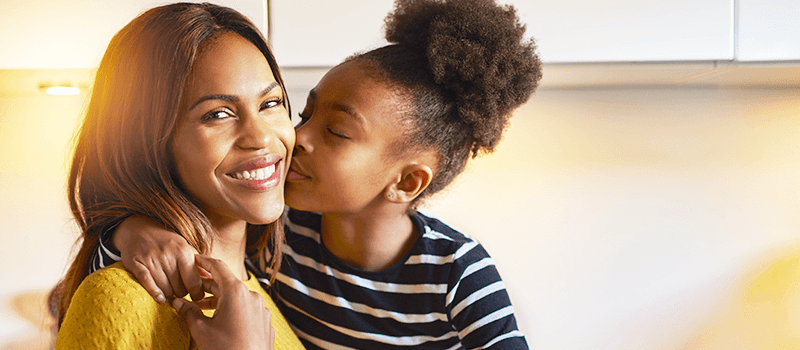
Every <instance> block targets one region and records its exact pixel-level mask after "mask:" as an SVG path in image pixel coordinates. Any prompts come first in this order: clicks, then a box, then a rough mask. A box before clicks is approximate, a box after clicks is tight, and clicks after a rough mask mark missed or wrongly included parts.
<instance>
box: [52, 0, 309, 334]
mask: <svg viewBox="0 0 800 350" xmlns="http://www.w3.org/2000/svg"><path fill="white" fill-rule="evenodd" d="M293 145H294V130H293V128H292V125H291V122H290V119H289V113H288V104H287V100H286V92H285V89H284V85H283V82H282V80H281V77H280V73H279V71H278V67H277V64H276V63H275V60H274V58H273V55H272V53H271V52H270V50H269V48H268V47H267V44H266V42H265V40H264V38H263V37H262V36H261V34H260V33H259V31H258V29H257V28H256V27H255V26H254V25H253V24H252V23H251V22H250V21H249V20H247V19H246V18H245V17H244V16H242V15H241V14H240V13H238V12H236V11H234V10H232V9H229V8H225V7H220V6H216V5H211V4H189V3H178V4H172V5H167V6H162V7H158V8H154V9H151V10H149V11H147V12H145V13H143V14H141V15H140V16H139V17H137V18H136V19H134V20H133V21H132V22H130V23H129V24H128V25H126V26H125V27H124V28H123V29H122V30H120V32H118V33H117V34H116V35H115V36H114V38H113V39H112V40H111V43H110V44H109V47H108V49H107V51H106V53H105V55H104V57H103V59H102V61H101V64H100V67H99V68H98V72H97V78H96V82H95V86H94V90H93V93H92V97H91V101H90V103H89V107H88V111H87V114H86V117H85V119H84V122H83V126H82V127H81V130H80V132H79V134H78V137H77V144H76V148H75V154H74V157H73V162H72V167H71V170H70V177H69V188H68V192H69V201H70V207H71V209H72V212H73V215H74V216H75V219H76V220H77V222H78V224H79V226H80V228H81V233H82V243H81V247H80V250H79V252H78V254H77V256H76V257H75V260H74V261H73V263H72V265H71V266H70V268H69V270H68V272H67V274H66V276H65V277H64V279H63V280H62V281H61V282H60V283H59V285H58V286H57V287H56V289H55V290H54V292H53V293H52V294H51V305H52V306H53V308H54V311H55V314H56V315H57V319H58V325H59V327H60V330H59V332H58V336H57V340H56V348H59V349H60V348H65V349H73V348H81V349H94V348H97V349H101V348H102V349H107V348H115V349H124V348H131V349H134V348H135V349H189V348H194V347H196V346H197V345H198V344H199V345H200V346H201V347H207V348H221V347H225V348H242V349H244V348H261V349H263V348H264V347H265V346H266V345H267V344H268V343H271V342H272V340H273V339H274V343H275V347H276V348H285V349H295V348H302V346H301V345H300V343H299V341H298V339H297V337H296V336H295V335H294V334H293V333H292V332H291V330H290V329H289V327H288V324H287V323H286V321H285V319H284V318H283V317H282V316H281V314H280V312H279V311H278V310H277V309H276V307H275V304H274V303H273V302H272V300H271V299H270V297H269V296H268V295H267V294H266V293H265V292H264V291H263V290H262V289H261V288H260V287H259V284H258V282H257V281H256V280H255V277H254V276H253V275H252V274H250V273H248V271H247V270H246V268H245V265H244V260H245V256H246V252H248V251H249V252H257V253H256V256H258V257H259V258H258V261H259V262H260V265H261V267H262V268H266V267H267V265H270V267H271V268H273V269H276V268H277V267H278V266H277V265H278V264H279V262H280V249H281V247H280V242H282V240H283V237H282V231H281V230H280V227H281V225H280V224H279V223H276V221H277V220H278V219H279V218H280V216H281V213H282V211H283V187H284V178H285V174H286V172H287V170H288V167H289V162H290V157H291V149H292V147H293ZM132 213H133V214H139V215H142V216H145V217H149V218H151V219H153V220H156V221H157V222H159V223H160V224H162V225H164V226H166V227H168V228H170V229H171V230H173V231H175V232H178V233H179V234H180V235H181V236H182V237H183V238H184V239H185V240H186V242H189V244H191V246H192V247H193V248H195V249H196V250H197V251H199V252H200V253H201V254H206V255H208V256H210V258H206V257H199V256H198V259H197V264H198V265H199V266H200V267H202V268H203V269H204V270H203V271H201V272H203V273H204V275H205V277H206V278H204V279H203V281H202V285H203V289H205V290H207V291H211V292H212V293H214V294H215V296H216V298H213V299H210V300H207V302H206V304H210V305H212V306H213V305H216V306H219V307H220V310H219V317H215V318H214V319H208V318H205V317H202V316H201V314H200V313H199V309H198V308H197V306H195V305H193V304H188V305H187V303H183V302H181V301H175V302H174V305H175V306H176V308H178V309H179V311H180V312H181V315H182V316H183V317H184V318H186V319H187V320H188V323H189V326H190V327H191V332H190V331H189V330H188V329H186V327H185V326H184V325H183V324H182V323H181V322H180V319H179V315H178V313H176V312H175V310H173V309H172V308H171V307H169V306H168V305H167V304H159V303H156V302H155V301H153V300H152V298H150V296H149V295H148V294H147V292H146V291H145V289H144V288H142V287H141V286H140V285H139V283H138V282H137V281H136V280H135V278H134V277H133V276H132V275H131V274H130V273H128V272H127V271H126V270H125V269H124V268H123V267H122V265H121V264H118V265H113V266H109V267H107V268H105V269H102V270H100V271H99V272H97V273H94V274H92V275H91V276H89V272H90V267H91V261H90V258H91V255H92V254H93V253H94V252H95V251H96V250H97V249H98V248H99V247H100V235H101V234H102V233H103V232H105V231H107V230H109V229H112V228H114V227H115V226H116V225H118V224H119V223H120V222H121V221H122V220H123V219H125V218H126V217H127V216H128V215H130V214H132ZM270 250H271V251H270ZM269 257H274V258H273V259H271V258H269ZM212 258H213V259H212ZM193 268H194V267H193V266H192V267H190V268H189V270H192V269H193ZM181 272H182V273H196V271H191V272H188V271H186V270H184V271H181ZM209 272H210V275H209ZM87 276H88V277H87ZM242 281H245V282H244V283H242ZM199 283H200V282H199V281H198V284H199ZM248 289H249V290H250V291H248ZM197 294H198V293H195V295H194V297H195V300H197V299H198V298H199V297H201V296H202V294H200V295H197ZM234 310H237V312H234ZM237 317H238V318H237ZM220 320H227V322H220ZM272 327H274V331H273V328H272ZM219 332H228V334H230V332H233V333H234V334H235V333H236V332H239V334H244V336H243V337H242V339H240V340H238V341H236V342H227V343H225V342H223V343H219V341H221V339H219V337H216V334H217V333H219ZM190 334H191V337H190ZM192 338H194V339H192Z"/></svg>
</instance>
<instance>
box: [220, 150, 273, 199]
mask: <svg viewBox="0 0 800 350" xmlns="http://www.w3.org/2000/svg"><path fill="white" fill-rule="evenodd" d="M282 168H283V162H282V159H281V158H280V157H279V156H272V157H269V158H268V157H261V158H258V159H255V160H251V161H249V162H247V163H245V164H243V165H242V166H241V167H239V169H237V170H234V171H233V172H230V173H227V174H225V175H227V176H228V177H229V178H231V179H233V181H234V183H238V184H241V185H242V186H245V187H247V188H249V189H252V190H256V191H267V190H270V189H272V188H274V187H275V186H278V185H279V184H280V182H281V181H280V180H281V173H282V171H275V170H276V169H282Z"/></svg>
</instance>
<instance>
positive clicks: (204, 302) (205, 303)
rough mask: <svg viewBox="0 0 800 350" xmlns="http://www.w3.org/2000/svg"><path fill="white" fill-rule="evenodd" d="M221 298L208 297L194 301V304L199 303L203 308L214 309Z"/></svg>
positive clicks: (198, 305)
mask: <svg viewBox="0 0 800 350" xmlns="http://www.w3.org/2000/svg"><path fill="white" fill-rule="evenodd" d="M218 301H219V298H217V297H207V298H203V299H201V300H198V301H195V302H193V304H195V305H197V307H199V308H200V309H201V310H214V309H216V308H217V303H218Z"/></svg>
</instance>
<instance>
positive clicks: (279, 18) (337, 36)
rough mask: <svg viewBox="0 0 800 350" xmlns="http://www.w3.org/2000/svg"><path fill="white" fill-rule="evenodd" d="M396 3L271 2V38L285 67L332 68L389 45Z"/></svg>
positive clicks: (377, 0) (364, 0) (344, 0)
mask: <svg viewBox="0 0 800 350" xmlns="http://www.w3.org/2000/svg"><path fill="white" fill-rule="evenodd" d="M393 6H394V1H393V0H339V1H329V0H271V1H270V12H271V13H270V16H269V17H270V21H271V23H270V31H271V33H270V39H271V40H272V47H273V50H274V52H275V58H276V59H277V60H278V64H279V65H281V66H282V67H330V66H334V65H337V64H339V63H340V62H341V61H342V60H344V59H345V58H347V57H348V56H350V55H352V54H354V53H356V52H360V51H365V50H368V49H372V48H376V47H380V46H383V45H385V44H386V41H385V40H384V39H383V19H384V18H385V17H386V14H388V13H389V12H390V11H391V10H392V8H393Z"/></svg>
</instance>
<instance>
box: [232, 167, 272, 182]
mask: <svg viewBox="0 0 800 350" xmlns="http://www.w3.org/2000/svg"><path fill="white" fill-rule="evenodd" d="M274 172H275V164H272V165H270V166H268V167H266V168H260V169H254V170H250V171H247V170H244V171H240V172H236V173H233V174H230V175H229V176H230V177H233V178H236V179H239V180H266V179H268V178H269V177H270V176H272V173H274Z"/></svg>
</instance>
